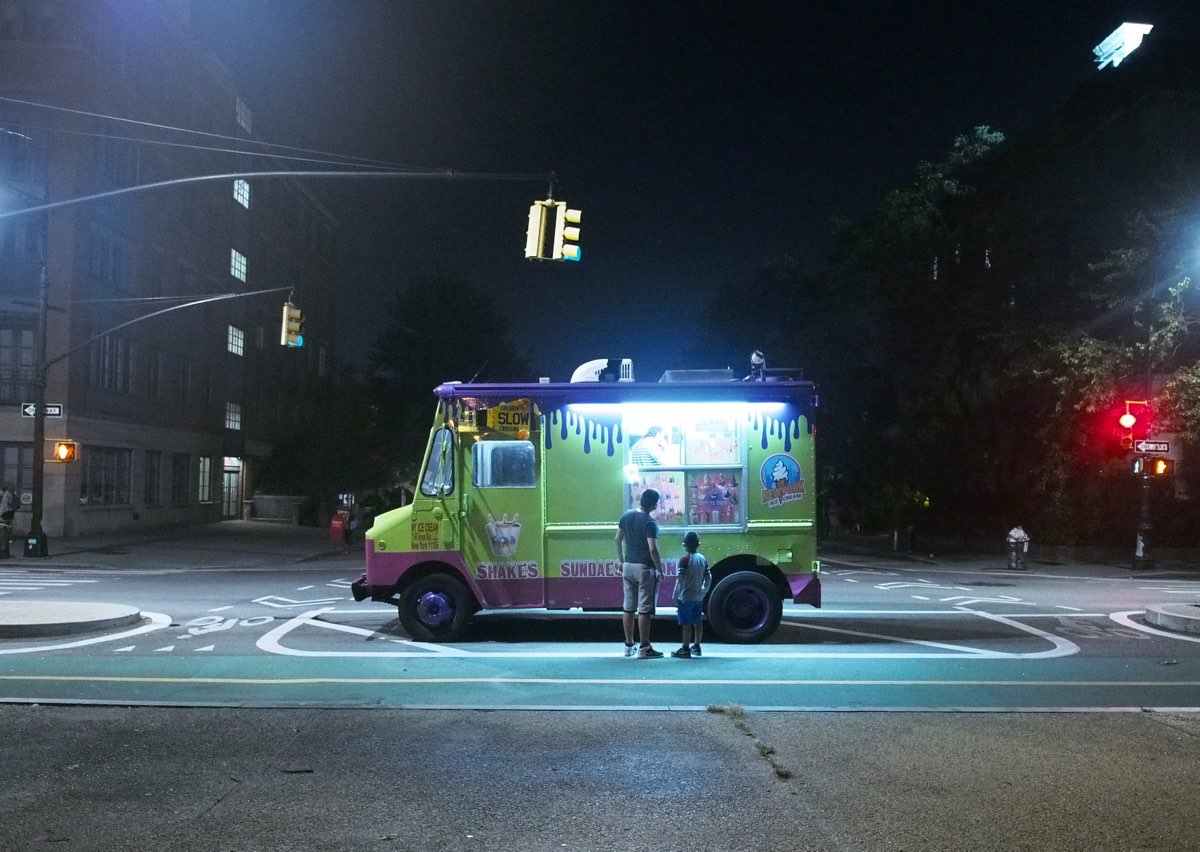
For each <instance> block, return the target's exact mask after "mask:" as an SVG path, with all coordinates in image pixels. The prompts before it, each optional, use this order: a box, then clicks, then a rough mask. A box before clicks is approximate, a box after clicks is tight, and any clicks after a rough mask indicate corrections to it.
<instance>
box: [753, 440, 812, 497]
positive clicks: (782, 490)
mask: <svg viewBox="0 0 1200 852" xmlns="http://www.w3.org/2000/svg"><path fill="white" fill-rule="evenodd" d="M758 478H759V480H760V481H761V482H762V503H763V505H764V506H766V507H768V508H775V507H776V506H782V505H783V504H784V503H790V502H792V501H793V500H800V499H802V498H803V497H804V473H803V472H802V471H801V470H800V463H799V462H798V461H796V460H795V459H794V458H792V457H791V456H789V455H787V454H786V453H775V454H774V455H773V456H770V457H769V458H768V459H767V460H766V461H764V462H763V464H762V467H761V468H760V469H759V477H758Z"/></svg>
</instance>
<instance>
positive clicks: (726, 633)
mask: <svg viewBox="0 0 1200 852" xmlns="http://www.w3.org/2000/svg"><path fill="white" fill-rule="evenodd" d="M707 615H708V622H709V624H711V625H712V627H713V630H715V631H716V633H717V635H718V636H720V637H721V639H722V641H725V642H730V643H733V644H736V645H751V644H755V643H758V642H762V641H763V640H764V639H767V638H768V637H770V635H771V634H772V633H774V632H775V628H777V627H779V622H780V620H781V619H782V618H783V599H782V598H781V597H780V596H779V590H778V589H776V588H775V584H774V583H772V582H771V581H770V580H768V579H767V578H766V577H764V576H763V575H762V574H757V573H755V572H754V571H736V572H734V573H733V574H730V575H729V576H728V577H726V578H725V579H723V580H721V582H719V583H717V585H716V586H715V587H714V588H713V591H712V594H711V595H710V596H709V599H708V613H707Z"/></svg>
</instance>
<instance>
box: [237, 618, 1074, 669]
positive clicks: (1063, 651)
mask: <svg viewBox="0 0 1200 852" xmlns="http://www.w3.org/2000/svg"><path fill="white" fill-rule="evenodd" d="M332 611H333V608H332V607H325V608H321V609H315V610H310V611H308V612H304V613H299V614H297V615H296V616H295V617H293V618H291V619H289V620H288V621H285V622H282V623H281V624H278V625H276V626H275V627H273V628H272V629H271V630H269V631H268V632H267V633H265V634H264V635H263V636H262V637H261V638H260V639H259V640H258V642H257V643H255V644H256V645H257V646H258V648H259V649H260V650H262V651H265V652H267V653H270V654H279V655H282V656H291V657H326V658H328V657H366V658H372V657H376V658H379V657H407V658H426V659H428V658H429V657H430V656H431V654H430V653H429V652H431V651H437V652H439V653H440V655H445V656H458V657H471V658H478V659H494V658H509V659H512V658H536V659H545V658H550V657H555V658H583V657H592V658H594V657H609V656H611V655H612V652H611V650H610V649H609V648H610V646H609V644H608V643H605V644H604V646H603V650H599V649H597V650H587V651H546V650H538V651H469V650H464V649H461V648H450V647H447V646H444V645H437V644H433V643H421V642H412V641H409V642H407V643H406V644H408V645H409V646H410V647H414V648H424V649H425V651H306V650H301V649H298V648H289V647H287V646H285V645H283V644H282V641H281V640H283V639H284V637H286V636H287V635H288V634H289V633H291V632H292V631H294V630H296V629H297V628H299V627H302V626H305V625H311V626H313V627H320V628H324V629H331V630H340V631H343V632H347V633H353V634H356V635H361V636H374V635H377V631H374V630H366V629H364V628H361V627H351V626H349V625H335V624H334V623H333V622H328V621H321V620H319V616H321V615H324V614H328V613H330V612H332ZM957 612H958V613H960V614H969V615H977V616H980V617H981V618H986V619H989V620H992V621H997V622H1000V623H1001V624H1004V625H1005V626H1008V627H1012V628H1014V629H1015V630H1017V631H1018V632H1024V633H1029V634H1032V635H1033V636H1036V637H1038V638H1041V639H1045V640H1046V641H1048V642H1050V643H1051V645H1053V647H1052V648H1051V649H1049V650H1046V651H1030V652H1019V653H1018V652H1012V651H994V650H990V649H982V648H973V647H969V646H965V645H951V644H946V643H940V642H930V641H927V640H923V639H909V638H906V637H903V636H888V635H885V634H880V633H867V632H861V631H854V630H847V629H843V628H836V627H826V626H823V625H812V624H796V623H793V622H783V623H785V624H788V625H789V626H799V627H806V628H810V629H813V630H824V631H828V632H831V633H844V634H849V635H854V636H861V637H863V638H870V639H879V640H883V641H894V642H898V643H901V644H913V645H922V646H927V647H933V648H937V649H941V650H942V651H944V652H945V653H937V652H923V653H917V652H903V651H897V652H873V651H866V652H849V651H823V652H821V651H760V650H756V651H750V650H746V651H729V650H728V649H726V648H722V650H721V654H720V656H721V657H723V658H743V659H756V660H760V659H856V660H857V659H971V660H979V659H995V660H1013V659H1044V658H1047V657H1062V656H1068V655H1071V654H1076V653H1078V652H1079V650H1080V648H1079V646H1078V645H1076V644H1075V643H1074V642H1071V641H1069V640H1067V639H1064V638H1062V637H1060V636H1055V635H1053V634H1051V633H1047V632H1045V631H1043V630H1039V629H1038V628H1036V627H1031V626H1029V625H1026V624H1021V623H1019V622H1017V621H1015V620H1012V619H1010V618H1006V617H1005V616H1001V615H992V614H990V613H985V612H980V611H978V610H971V609H961V610H957ZM399 641H404V640H399Z"/></svg>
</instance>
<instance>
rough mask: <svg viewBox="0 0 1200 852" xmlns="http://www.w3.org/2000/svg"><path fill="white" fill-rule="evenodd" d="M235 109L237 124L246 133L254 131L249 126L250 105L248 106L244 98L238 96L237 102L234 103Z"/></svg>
mask: <svg viewBox="0 0 1200 852" xmlns="http://www.w3.org/2000/svg"><path fill="white" fill-rule="evenodd" d="M236 110H237V123H238V126H239V127H241V128H242V130H245V131H246V132H247V133H253V132H254V131H253V130H251V129H250V128H251V122H250V107H248V106H247V105H246V102H245V101H244V100H242V99H241V98H238V99H237V104H236Z"/></svg>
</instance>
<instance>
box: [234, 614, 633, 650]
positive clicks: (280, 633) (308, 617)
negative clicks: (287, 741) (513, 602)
mask: <svg viewBox="0 0 1200 852" xmlns="http://www.w3.org/2000/svg"><path fill="white" fill-rule="evenodd" d="M331 609H332V608H331V607H325V608H324V609H314V610H310V611H309V612H302V613H300V614H299V615H297V616H295V617H294V618H291V619H289V620H287V621H285V622H283V623H282V624H279V625H276V626H275V627H273V628H272V629H271V630H269V631H267V632H266V633H265V634H263V636H262V637H260V638H259V640H258V642H256V643H255V644H256V645H257V646H258V648H259V649H260V650H262V651H266V652H267V653H270V654H281V655H283V656H289V657H432V656H436V655H439V654H444V655H448V656H454V657H468V656H475V654H474V653H473V652H471V651H463V650H460V649H458V648H448V647H446V646H444V645H433V644H428V643H424V642H412V641H410V642H409V643H408V644H409V645H410V646H411V647H414V648H423V649H425V650H423V651H300V650H297V649H295V648H285V647H284V646H283V645H281V644H279V640H280V639H282V638H283V637H284V636H286V635H287V634H288V633H290V632H291V631H293V630H295V629H296V628H297V627H299V626H301V625H303V624H311V625H313V626H314V627H324V628H327V629H331V630H343V631H345V632H347V633H355V634H357V635H360V636H374V635H376V632H377V631H374V630H364V629H362V628H360V627H351V626H350V625H348V624H334V623H333V622H328V621H318V620H317V616H319V615H323V614H324V613H327V612H329V611H330V610H331ZM609 655H610V656H611V652H610V653H609Z"/></svg>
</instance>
